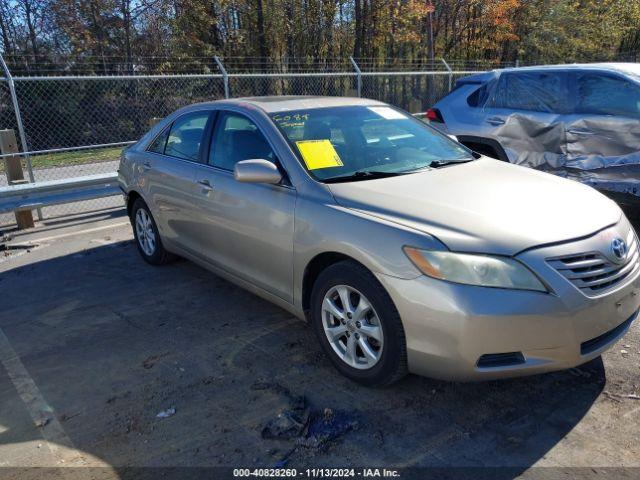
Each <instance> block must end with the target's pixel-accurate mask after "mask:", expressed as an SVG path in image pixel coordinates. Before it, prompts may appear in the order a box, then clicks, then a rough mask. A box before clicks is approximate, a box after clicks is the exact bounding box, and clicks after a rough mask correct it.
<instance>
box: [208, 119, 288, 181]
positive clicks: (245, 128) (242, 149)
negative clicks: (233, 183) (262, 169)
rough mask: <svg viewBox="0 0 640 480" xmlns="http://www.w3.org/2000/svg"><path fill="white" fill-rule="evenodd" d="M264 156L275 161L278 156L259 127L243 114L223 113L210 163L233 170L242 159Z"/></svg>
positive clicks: (214, 138)
mask: <svg viewBox="0 0 640 480" xmlns="http://www.w3.org/2000/svg"><path fill="white" fill-rule="evenodd" d="M255 158H262V159H265V160H271V161H272V162H275V160H276V157H275V154H274V153H273V151H272V150H271V147H270V146H269V143H268V142H267V139H266V138H264V135H262V133H261V132H260V130H258V127H257V126H256V125H255V123H253V122H252V121H251V120H249V119H248V118H247V117H245V116H243V115H239V114H236V113H222V114H221V115H220V116H219V117H218V122H217V126H216V131H215V134H214V137H213V141H212V142H211V149H210V151H209V164H210V165H213V166H215V167H219V168H223V169H225V170H233V169H234V167H235V165H236V163H238V162H240V161H242V160H251V159H255Z"/></svg>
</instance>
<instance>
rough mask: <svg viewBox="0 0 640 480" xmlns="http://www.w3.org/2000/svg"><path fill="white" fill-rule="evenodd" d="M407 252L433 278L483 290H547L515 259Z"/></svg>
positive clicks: (436, 252)
mask: <svg viewBox="0 0 640 480" xmlns="http://www.w3.org/2000/svg"><path fill="white" fill-rule="evenodd" d="M403 250H404V253H405V254H406V255H407V257H409V259H410V260H411V262H412V263H413V264H414V265H415V266H416V267H417V268H418V270H420V271H421V272H422V273H424V274H425V275H428V276H429V277H433V278H438V279H440V280H448V281H450V282H456V283H465V284H468V285H480V286H483V287H501V288H515V289H518V290H536V291H539V292H546V291H547V289H546V288H545V286H544V285H543V284H542V282H541V281H540V280H539V279H538V277H536V276H535V275H534V274H533V272H531V270H529V269H528V268H527V267H525V266H524V265H523V264H522V263H520V262H518V261H516V260H513V259H511V258H506V257H492V256H489V255H469V254H465V253H452V252H443V251H434V250H420V249H418V248H413V247H404V248H403Z"/></svg>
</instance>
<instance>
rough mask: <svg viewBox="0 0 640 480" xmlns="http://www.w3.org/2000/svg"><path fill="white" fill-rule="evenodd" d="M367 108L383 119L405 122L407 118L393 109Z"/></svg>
mask: <svg viewBox="0 0 640 480" xmlns="http://www.w3.org/2000/svg"><path fill="white" fill-rule="evenodd" d="M367 108H368V109H369V110H371V111H372V112H373V113H377V114H378V115H380V116H381V117H382V118H386V119H387V120H404V119H405V118H407V117H405V116H404V115H403V114H402V113H400V112H398V111H397V110H394V109H393V108H389V107H367Z"/></svg>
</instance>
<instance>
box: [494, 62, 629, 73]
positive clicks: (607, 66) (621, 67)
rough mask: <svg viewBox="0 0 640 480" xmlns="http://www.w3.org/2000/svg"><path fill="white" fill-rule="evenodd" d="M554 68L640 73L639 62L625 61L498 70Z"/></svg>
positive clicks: (516, 68)
mask: <svg viewBox="0 0 640 480" xmlns="http://www.w3.org/2000/svg"><path fill="white" fill-rule="evenodd" d="M554 70H558V71H560V70H564V71H566V70H602V71H612V70H615V71H617V72H621V73H627V74H632V75H640V65H639V64H637V63H623V62H603V63H567V64H560V65H533V66H530V67H515V68H503V69H499V70H496V72H498V73H501V72H514V71H517V72H523V71H524V72H526V71H536V72H539V71H554Z"/></svg>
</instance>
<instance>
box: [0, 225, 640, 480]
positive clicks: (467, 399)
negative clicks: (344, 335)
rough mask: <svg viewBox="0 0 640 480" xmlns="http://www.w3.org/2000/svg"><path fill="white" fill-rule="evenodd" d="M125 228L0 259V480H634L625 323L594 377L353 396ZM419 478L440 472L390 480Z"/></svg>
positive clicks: (288, 336) (634, 355)
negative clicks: (366, 478) (246, 472)
mask: <svg viewBox="0 0 640 480" xmlns="http://www.w3.org/2000/svg"><path fill="white" fill-rule="evenodd" d="M126 221H127V220H126V218H124V217H122V216H120V214H115V215H103V216H102V217H98V218H86V219H76V220H75V221H74V222H70V223H67V224H58V225H50V226H48V227H46V228H43V229H39V230H38V231H36V232H32V233H27V234H22V235H18V236H15V237H14V238H13V239H12V240H10V242H9V244H10V245H14V246H15V247H16V248H12V249H10V250H8V251H5V252H1V251H0V291H1V292H2V293H1V295H2V297H1V300H0V362H1V363H2V366H0V466H1V467H5V468H4V469H0V477H2V476H3V474H4V475H6V476H7V477H12V478H18V477H19V478H26V477H29V476H33V478H42V477H41V476H39V475H41V474H42V473H43V471H42V470H34V469H11V468H7V467H33V466H41V467H56V466H61V465H74V466H76V465H77V466H94V467H103V468H96V469H93V470H87V469H66V470H68V471H70V470H73V472H74V473H78V472H83V475H84V474H87V473H88V472H89V471H91V475H92V478H103V477H104V478H118V477H121V478H126V477H130V478H139V477H140V476H144V474H145V473H150V472H155V473H154V474H153V476H151V477H149V478H156V474H158V473H159V472H160V470H153V469H142V470H132V467H250V468H252V467H274V466H276V465H286V466H287V467H292V468H298V469H299V470H302V469H304V468H308V467H328V466H335V467H346V466H352V467H381V466H388V467H398V468H402V467H434V468H437V467H451V466H455V467H499V468H497V469H483V468H481V469H479V470H460V471H459V472H460V473H462V472H469V471H472V472H475V474H474V475H475V476H476V478H477V476H478V475H479V474H480V473H482V472H491V475H490V478H515V477H518V476H519V475H522V476H524V477H525V478H539V477H544V478H550V477H554V478H566V477H567V476H571V477H573V476H577V475H578V474H580V475H582V476H586V477H589V478H614V477H615V478H619V477H624V478H637V475H638V474H640V434H639V429H638V426H639V425H640V399H639V398H638V397H637V396H635V395H637V394H639V393H640V324H638V323H637V322H636V324H634V325H633V326H632V328H631V331H630V332H629V333H628V334H627V335H626V337H625V338H623V339H622V340H621V341H620V342H619V343H618V344H617V345H616V346H615V347H614V348H613V349H612V350H610V351H609V352H607V353H606V354H605V355H604V357H603V359H602V360H601V359H598V360H596V361H593V362H591V363H589V364H587V365H584V366H582V367H580V368H577V369H573V370H570V371H565V372H558V373H553V374H547V375H542V376H536V377H528V378H523V379H516V380H506V381H498V382H488V383H475V384H456V383H446V382H440V381H434V380H430V379H426V378H420V377H416V376H410V377H408V378H406V379H405V380H403V381H402V382H400V383H399V384H396V385H394V386H392V387H390V388H386V389H368V388H364V387H361V386H358V385H356V384H354V383H351V382H350V381H348V380H346V379H344V378H343V377H341V376H340V375H339V374H338V373H337V372H336V371H335V370H334V369H333V368H332V367H331V365H330V364H329V362H328V360H327V359H326V358H325V357H324V356H323V354H322V353H321V351H320V347H319V345H318V343H317V342H316V340H315V339H314V337H313V334H312V332H311V329H310V328H308V327H307V326H306V325H305V324H304V323H302V322H300V321H298V320H296V319H294V318H292V317H291V316H290V315H289V314H288V313H286V312H284V311H282V310H280V309H278V308H277V307H275V306H272V305H270V304H268V303H266V302H264V301H263V300H261V299H259V298H257V297H255V296H253V295H251V294H249V293H247V292H245V291H243V290H241V289H239V288H237V287H235V286H234V285H232V284H230V283H227V282H226V281H224V280H221V279H220V278H218V277H216V276H215V275H213V274H211V273H209V272H207V271H205V270H203V269H201V268H199V267H197V266H195V265H193V264H191V263H189V262H187V261H184V260H182V261H177V262H175V263H173V264H171V265H168V266H166V267H160V268H157V267H156V268H154V267H151V266H149V265H147V264H146V263H144V262H143V261H142V260H141V259H140V257H139V256H138V254H137V252H136V250H135V246H134V244H133V242H132V234H131V228H130V226H128V224H127V223H126ZM27 247H29V248H27ZM160 412H165V415H166V418H158V416H157V415H158V414H159V413H160ZM283 412H284V416H280V417H278V415H279V414H280V413H283ZM307 417H309V418H310V420H309V421H310V425H311V426H310V428H309V431H307V432H306V433H305V432H302V433H301V432H299V431H297V430H296V420H299V419H300V418H302V419H306V418H307ZM265 437H267V438H265ZM269 437H276V438H269ZM284 437H287V438H284ZM507 467H508V468H507ZM530 467H554V468H546V469H544V468H533V469H530ZM576 467H584V468H576ZM586 467H588V468H586ZM608 467H636V469H634V468H628V469H625V470H619V469H618V470H611V469H610V468H608ZM179 471H180V472H182V476H183V478H187V477H185V476H184V471H183V470H179ZM188 471H189V472H190V474H194V473H195V472H205V473H206V474H207V475H208V478H217V477H216V476H215V475H213V474H212V472H218V473H220V475H222V472H223V471H222V470H202V471H200V470H188ZM55 472H56V473H59V471H58V470H56V471H55ZM132 472H135V474H133V473H132ZM225 472H226V473H225V474H228V473H229V472H228V471H225ZM425 472H427V473H428V472H431V473H433V472H438V470H407V471H406V475H403V478H408V477H409V476H410V475H414V477H412V478H426V476H427V473H425ZM52 474H53V471H52ZM162 474H163V475H166V474H167V471H165V470H162ZM189 476H192V475H189ZM159 477H161V475H159V474H158V475H157V478H159ZM83 478H84V477H83ZM440 478H443V477H440ZM451 478H459V477H451Z"/></svg>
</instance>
